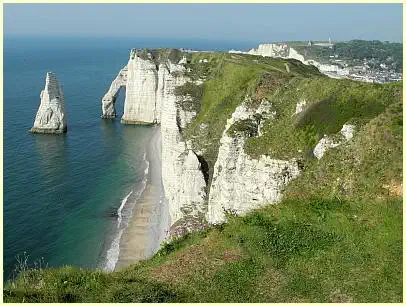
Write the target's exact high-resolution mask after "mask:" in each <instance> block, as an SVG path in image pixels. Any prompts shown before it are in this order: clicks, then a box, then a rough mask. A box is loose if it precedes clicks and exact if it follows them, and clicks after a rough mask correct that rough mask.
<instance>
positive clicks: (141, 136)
mask: <svg viewBox="0 0 406 306" xmlns="http://www.w3.org/2000/svg"><path fill="white" fill-rule="evenodd" d="M165 46H170V47H185V48H197V49H215V50H221V49H224V50H227V49H231V48H248V47H250V46H251V44H248V45H244V44H231V43H220V42H214V43H213V42H207V41H174V40H147V39H143V40H141V39H138V40H137V39H134V40H131V39H102V38H80V39H79V38H76V39H75V38H69V39H61V38H36V39H33V38H23V37H20V38H7V37H6V38H5V39H4V138H3V140H4V143H3V146H4V161H3V163H4V187H3V188H4V203H3V211H4V214H3V216H4V220H3V221H4V222H3V223H4V233H3V235H4V261H3V262H4V265H3V267H4V279H5V280H6V279H8V278H10V277H11V276H12V274H13V273H12V271H13V270H14V268H15V265H16V263H17V262H16V256H18V255H20V256H24V252H26V255H28V256H29V260H28V261H29V263H31V264H32V263H33V262H34V261H36V260H39V259H41V258H43V260H44V262H46V263H48V266H61V265H77V266H84V267H103V265H104V264H105V260H106V253H107V250H108V249H109V247H110V244H111V241H112V239H114V235H115V229H116V224H117V210H118V208H119V207H120V205H121V202H122V200H123V198H125V196H126V195H127V194H128V193H129V192H130V191H131V190H132V188H133V187H134V186H137V185H140V184H141V182H142V180H143V178H144V170H145V167H146V165H145V161H144V153H145V149H144V148H145V144H146V142H147V140H148V139H149V137H150V135H151V129H150V128H148V127H139V126H125V125H121V124H120V123H119V120H115V121H106V120H102V119H100V115H101V98H102V97H103V95H104V93H105V92H106V90H107V89H108V87H109V86H110V83H111V81H112V80H113V79H114V78H115V76H116V74H117V72H118V71H119V70H120V69H121V68H122V66H123V65H125V64H126V62H127V59H128V54H129V51H130V49H131V48H132V47H137V48H143V47H165ZM47 71H53V72H55V73H56V76H57V77H58V79H59V80H60V82H61V83H62V86H63V89H64V94H65V109H66V110H67V120H68V133H67V135H64V136H55V135H52V136H50V135H32V134H30V133H28V130H29V129H30V128H31V126H32V124H33V121H34V118H35V114H36V111H37V109H38V106H39V102H40V98H39V95H40V92H41V90H42V89H43V88H44V84H45V74H46V72H47ZM122 110H123V95H121V97H120V98H119V100H118V102H117V112H118V117H121V115H122Z"/></svg>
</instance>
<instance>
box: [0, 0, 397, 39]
mask: <svg viewBox="0 0 406 306" xmlns="http://www.w3.org/2000/svg"><path fill="white" fill-rule="evenodd" d="M402 17H403V16H402V5H401V4H271V3H270V4H135V3H134V4H4V35H5V36H6V37H7V36H59V37H64V36H74V37H78V36H93V37H96V36H97V37H98V36H104V37H139V38H176V39H192V38H193V39H206V40H227V41H258V42H272V41H288V40H328V38H329V37H331V39H332V40H335V41H346V40H351V39H365V40H374V39H376V40H382V41H386V40H387V41H392V42H393V41H395V42H401V41H402V38H403V35H402V22H403V21H402Z"/></svg>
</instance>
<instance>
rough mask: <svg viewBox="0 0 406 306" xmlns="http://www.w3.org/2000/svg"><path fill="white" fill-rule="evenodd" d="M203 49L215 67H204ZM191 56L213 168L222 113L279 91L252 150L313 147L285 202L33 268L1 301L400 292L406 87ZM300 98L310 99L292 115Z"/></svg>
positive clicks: (368, 298)
mask: <svg viewBox="0 0 406 306" xmlns="http://www.w3.org/2000/svg"><path fill="white" fill-rule="evenodd" d="M204 58H206V59H208V63H207V66H204V64H202V65H199V61H200V60H201V59H204ZM285 64H288V65H289V67H290V69H289V72H288V71H287V69H286V65H285ZM190 65H191V66H192V65H195V69H194V70H192V71H191V72H190V73H195V75H194V77H195V78H196V79H199V78H201V77H203V76H204V77H205V78H206V79H207V81H206V82H205V83H203V84H202V88H201V90H200V89H198V90H197V89H196V87H194V86H191V85H190V84H189V85H188V86H189V88H186V87H184V88H182V89H180V90H184V92H185V91H187V92H189V93H193V92H196V95H195V96H194V97H195V98H196V103H199V105H198V107H196V105H194V106H193V107H196V111H198V115H197V117H196V118H195V119H194V120H193V121H192V122H191V123H190V125H189V126H187V127H186V128H185V131H184V133H185V137H186V138H187V139H189V140H191V141H192V142H193V145H194V146H196V149H197V150H200V151H201V152H202V156H203V157H204V158H205V159H207V160H208V161H209V162H210V163H211V167H212V164H213V163H214V162H215V159H216V154H217V153H216V152H217V151H218V146H219V144H218V141H219V139H220V137H221V134H222V132H223V130H224V126H225V123H226V120H227V119H228V118H230V116H231V114H232V112H233V111H234V109H235V108H236V107H237V106H238V105H239V104H240V103H242V102H243V100H244V99H245V97H246V95H247V94H249V95H251V97H252V99H251V102H250V103H251V104H250V105H251V107H253V108H254V107H256V106H257V105H258V103H259V102H260V101H262V99H268V100H269V101H271V102H272V105H273V111H276V113H277V116H276V118H275V119H274V120H269V121H266V122H265V125H264V128H263V131H264V133H263V135H262V136H260V137H248V138H247V141H246V150H247V152H248V153H249V154H250V155H251V156H253V157H255V156H259V155H261V154H268V155H271V156H274V157H277V158H290V157H292V156H294V157H299V158H303V160H304V171H303V173H302V174H301V176H299V177H298V178H297V179H295V180H293V181H292V182H291V183H290V184H289V185H288V186H287V187H286V190H285V191H284V195H285V196H284V198H283V200H282V202H281V203H279V204H278V205H269V206H266V207H264V208H262V209H257V210H255V211H252V212H251V213H249V214H247V215H246V216H240V217H238V216H233V215H228V219H229V220H228V221H229V222H228V223H227V224H222V225H217V226H213V227H210V228H208V229H205V230H202V231H200V232H195V233H189V234H187V235H185V236H183V237H181V238H179V239H176V240H174V241H172V242H171V243H169V244H166V245H164V246H163V247H162V248H161V250H160V251H159V252H158V253H157V254H156V255H155V256H154V257H153V258H152V259H150V260H146V261H142V262H140V263H138V264H136V265H133V266H131V267H128V268H126V269H125V270H122V271H117V272H113V273H103V272H100V271H88V270H83V269H77V268H72V267H64V268H59V269H33V270H28V271H25V272H23V273H21V274H20V275H19V276H18V277H17V278H16V279H15V280H13V281H11V282H9V283H7V284H6V285H5V288H4V297H5V301H7V302H13V301H14V302H17V301H19V302H21V301H24V302H57V301H59V302H91V301H92V302H401V301H402V179H403V178H402V171H403V166H402V144H403V138H402V130H403V119H402V113H403V110H402V96H401V90H402V86H401V84H400V83H397V84H385V85H373V84H363V83H359V82H354V81H347V80H332V79H328V78H326V77H322V76H321V75H320V74H319V73H317V72H315V71H314V70H313V68H311V67H306V66H303V65H300V64H297V62H296V61H283V60H276V59H266V58H259V57H255V56H235V55H228V54H227V55H224V54H221V55H218V56H215V55H213V54H212V55H210V54H204V53H201V54H200V53H199V54H194V55H193V57H192V60H191V62H190ZM199 69H200V70H201V72H199V71H200V70H199ZM284 69H285V70H284ZM196 71H198V72H196ZM302 99H305V100H306V101H307V102H308V104H307V106H306V108H305V109H304V110H303V112H301V113H300V114H298V115H294V114H295V108H296V104H297V103H298V102H300V101H301V100H302ZM347 122H352V123H355V125H356V127H357V130H356V133H355V136H354V137H353V138H352V139H351V140H349V141H347V142H345V143H343V144H342V145H341V146H339V147H337V148H335V149H330V150H329V151H327V153H326V154H325V155H324V156H323V158H322V159H321V160H317V159H315V158H313V157H312V154H310V153H311V150H310V149H311V148H312V147H314V144H315V143H316V142H317V141H318V140H319V139H320V137H322V136H323V134H325V133H327V134H334V133H337V132H338V131H339V130H340V128H341V126H342V124H344V123H347ZM202 124H204V126H205V128H203V127H202ZM243 126H248V128H250V127H249V125H243ZM299 150H300V151H302V152H299ZM303 152H307V153H309V154H308V155H304V153H303Z"/></svg>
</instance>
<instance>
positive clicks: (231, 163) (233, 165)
mask: <svg viewBox="0 0 406 306" xmlns="http://www.w3.org/2000/svg"><path fill="white" fill-rule="evenodd" d="M258 114H260V115H262V117H264V116H268V118H272V117H273V116H274V115H275V113H274V112H272V111H271V103H270V102H268V101H263V102H262V104H261V105H260V107H259V108H258V109H257V111H253V110H250V109H248V108H247V107H246V105H245V104H241V105H240V106H238V107H237V108H236V110H235V112H234V113H233V115H232V117H231V119H228V120H227V125H226V129H225V131H224V132H223V136H222V138H221V140H220V149H219V153H218V158H217V161H216V163H215V165H214V174H213V180H212V184H211V188H210V195H209V206H208V212H207V221H208V222H210V223H220V222H224V221H225V212H232V213H237V214H242V213H244V212H247V211H249V210H251V209H254V208H258V207H261V206H264V205H266V204H270V203H276V202H278V201H280V199H281V195H282V190H283V187H284V186H285V185H286V184H287V183H288V182H289V181H290V180H291V179H293V178H295V177H296V176H297V175H299V172H300V170H299V167H298V163H297V161H296V160H294V159H292V160H277V159H272V158H270V157H267V156H261V158H260V159H259V160H256V159H252V158H250V157H249V156H248V155H247V154H246V153H245V152H244V142H245V137H244V136H243V135H233V136H230V135H229V134H228V130H229V129H230V127H231V126H232V124H233V123H235V122H237V121H241V120H245V119H254V118H255V117H254V115H258ZM257 118H258V117H257ZM260 125H261V123H259V126H260Z"/></svg>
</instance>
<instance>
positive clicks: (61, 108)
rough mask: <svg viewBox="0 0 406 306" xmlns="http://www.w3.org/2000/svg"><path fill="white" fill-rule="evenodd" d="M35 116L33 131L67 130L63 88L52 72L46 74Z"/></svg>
mask: <svg viewBox="0 0 406 306" xmlns="http://www.w3.org/2000/svg"><path fill="white" fill-rule="evenodd" d="M40 98H41V103H40V106H39V108H38V112H37V115H36V117H35V121H34V125H33V127H32V128H31V130H30V131H31V132H32V133H49V134H62V133H66V132H67V124H66V114H65V105H64V103H65V102H64V96H63V90H62V87H61V85H60V84H59V81H58V80H57V78H56V76H55V74H54V73H52V72H48V73H47V74H46V79H45V88H44V90H42V91H41V95H40Z"/></svg>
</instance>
